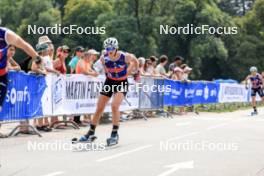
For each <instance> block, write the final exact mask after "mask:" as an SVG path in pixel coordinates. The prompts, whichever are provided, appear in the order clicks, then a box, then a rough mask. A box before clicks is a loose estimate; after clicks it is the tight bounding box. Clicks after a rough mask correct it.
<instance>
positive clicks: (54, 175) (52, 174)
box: [43, 171, 65, 176]
mask: <svg viewBox="0 0 264 176" xmlns="http://www.w3.org/2000/svg"><path fill="white" fill-rule="evenodd" d="M64 173H65V172H62V171H58V172H53V173H49V174H46V175H43V176H56V175H61V174H64Z"/></svg>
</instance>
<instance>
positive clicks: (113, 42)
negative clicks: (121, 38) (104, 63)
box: [104, 37, 118, 49]
mask: <svg viewBox="0 0 264 176" xmlns="http://www.w3.org/2000/svg"><path fill="white" fill-rule="evenodd" d="M104 48H115V49H118V41H117V39H116V38H114V37H110V38H107V39H105V41H104Z"/></svg>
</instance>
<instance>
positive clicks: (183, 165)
mask: <svg viewBox="0 0 264 176" xmlns="http://www.w3.org/2000/svg"><path fill="white" fill-rule="evenodd" d="M193 163H194V162H193V161H186V162H181V163H175V164H171V165H167V166H164V167H165V168H169V170H167V171H166V172H163V173H161V174H159V175H158V176H167V175H170V174H172V173H173V172H176V171H177V170H180V169H193V167H194V166H193Z"/></svg>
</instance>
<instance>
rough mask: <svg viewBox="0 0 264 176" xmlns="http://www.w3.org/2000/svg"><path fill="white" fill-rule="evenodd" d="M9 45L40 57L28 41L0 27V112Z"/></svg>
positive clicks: (4, 91) (5, 79)
mask: <svg viewBox="0 0 264 176" xmlns="http://www.w3.org/2000/svg"><path fill="white" fill-rule="evenodd" d="M9 45H13V46H15V47H17V48H20V49H22V50H24V51H25V52H26V53H27V54H28V55H29V56H31V58H33V59H40V58H39V57H38V54H37V53H36V51H35V50H34V49H33V47H32V46H31V45H30V44H29V43H27V42H26V41H24V40H23V39H22V38H21V37H19V36H18V35H17V34H15V33H14V32H13V31H11V30H9V29H7V28H4V27H0V112H1V111H2V106H3V103H4V100H5V96H6V91H7V84H8V79H7V72H8V69H7V66H8V57H7V51H8V46H9Z"/></svg>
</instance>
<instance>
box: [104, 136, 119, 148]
mask: <svg viewBox="0 0 264 176" xmlns="http://www.w3.org/2000/svg"><path fill="white" fill-rule="evenodd" d="M118 140H119V136H118V134H117V135H115V136H112V135H111V137H110V138H108V139H107V140H106V145H107V147H110V146H113V145H116V144H118Z"/></svg>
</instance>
